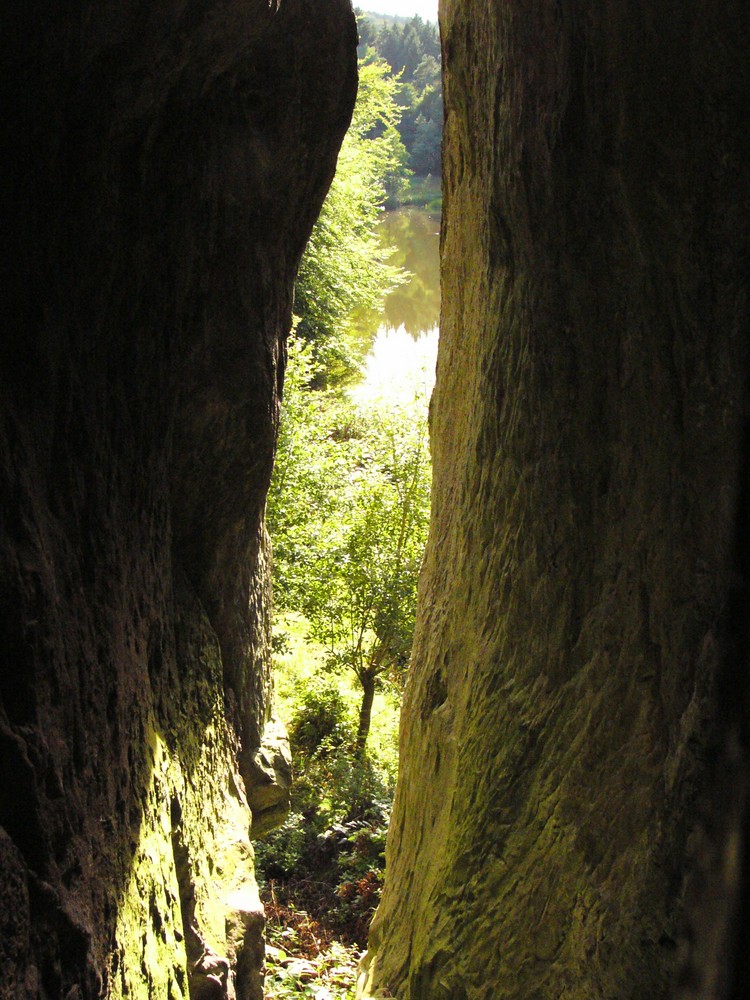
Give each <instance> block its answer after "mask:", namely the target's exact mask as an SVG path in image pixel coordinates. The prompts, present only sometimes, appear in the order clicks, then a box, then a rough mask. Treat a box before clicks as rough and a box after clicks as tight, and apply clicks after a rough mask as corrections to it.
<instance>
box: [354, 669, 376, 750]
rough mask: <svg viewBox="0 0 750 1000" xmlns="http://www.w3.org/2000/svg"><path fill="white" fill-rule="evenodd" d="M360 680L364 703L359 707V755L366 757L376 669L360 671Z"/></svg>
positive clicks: (357, 742)
mask: <svg viewBox="0 0 750 1000" xmlns="http://www.w3.org/2000/svg"><path fill="white" fill-rule="evenodd" d="M357 676H358V677H359V682H360V684H361V685H362V704H361V706H360V709H359V725H358V726H357V741H356V748H357V756H358V757H364V755H365V745H366V743H367V737H368V734H369V732H370V720H371V718H372V703H373V701H374V699H375V680H376V678H377V673H376V671H374V670H372V669H371V668H370V669H366V670H363V671H362V672H361V673H358V674H357Z"/></svg>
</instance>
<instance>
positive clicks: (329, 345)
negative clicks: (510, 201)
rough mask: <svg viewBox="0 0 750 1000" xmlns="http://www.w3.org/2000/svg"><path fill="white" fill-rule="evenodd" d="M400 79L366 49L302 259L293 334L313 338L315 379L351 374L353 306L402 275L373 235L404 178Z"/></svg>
mask: <svg viewBox="0 0 750 1000" xmlns="http://www.w3.org/2000/svg"><path fill="white" fill-rule="evenodd" d="M397 90H398V81H397V80H396V79H395V78H394V77H393V76H392V75H391V74H390V72H389V67H388V65H387V64H386V63H385V62H383V61H382V60H379V59H377V58H376V57H375V56H374V54H373V53H369V54H368V55H367V56H366V57H365V58H364V59H361V60H360V67H359V91H358V94H357V102H356V105H355V108H354V116H353V119H352V124H351V126H350V128H349V131H348V132H347V135H346V138H345V139H344V143H343V145H342V147H341V152H340V154H339V160H338V167H337V170H336V176H335V178H334V180H333V184H332V185H331V189H330V191H329V194H328V197H327V199H326V201H325V204H324V205H323V209H322V211H321V214H320V217H319V219H318V222H317V223H316V225H315V228H314V229H313V233H312V236H311V238H310V241H309V243H308V246H307V249H306V251H305V254H304V256H303V258H302V262H301V264H300V270H299V276H298V279H297V285H296V295H295V314H296V316H297V319H298V325H297V331H298V333H299V335H300V336H301V337H302V338H303V339H304V340H306V341H307V342H308V343H309V344H311V345H312V356H311V360H312V362H313V363H314V373H313V376H314V378H316V379H317V381H318V384H322V383H325V384H329V385H335V384H338V383H340V382H342V381H346V379H347V378H351V376H352V374H353V373H354V372H355V371H356V369H357V358H356V354H355V352H354V351H353V350H352V347H351V345H350V344H348V343H347V340H346V333H347V330H348V327H349V324H350V317H351V315H352V313H353V312H354V309H355V306H356V307H365V308H380V306H381V305H382V302H383V300H384V298H385V296H386V295H387V294H388V292H389V291H390V290H391V289H392V288H393V287H395V286H396V285H397V284H398V283H399V282H400V281H402V280H403V278H404V276H403V274H402V273H401V272H400V271H399V270H398V269H397V268H394V267H392V266H391V265H390V264H389V263H388V260H389V257H390V251H389V250H388V249H387V248H384V247H383V246H382V244H381V242H380V240H379V239H378V235H377V228H376V227H377V222H378V219H379V217H380V213H381V211H382V207H383V205H384V204H385V203H386V201H388V200H389V199H390V200H393V199H394V198H397V197H398V194H399V192H400V191H401V189H402V187H403V185H404V184H405V183H406V181H407V178H408V171H407V169H406V159H407V155H406V150H405V149H404V147H403V144H402V142H401V139H400V136H399V133H398V131H397V128H396V126H397V124H398V121H399V117H400V109H399V106H398V104H397V103H396V92H397Z"/></svg>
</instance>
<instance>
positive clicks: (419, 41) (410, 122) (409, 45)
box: [356, 10, 443, 177]
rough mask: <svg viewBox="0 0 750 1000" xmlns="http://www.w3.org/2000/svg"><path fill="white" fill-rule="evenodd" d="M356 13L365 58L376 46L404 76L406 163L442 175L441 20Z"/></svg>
mask: <svg viewBox="0 0 750 1000" xmlns="http://www.w3.org/2000/svg"><path fill="white" fill-rule="evenodd" d="M356 14H357V20H358V23H359V55H360V58H365V59H366V58H367V55H368V50H370V51H371V52H373V53H374V54H375V55H376V56H377V57H379V58H381V59H383V60H385V62H386V63H388V65H389V66H390V68H391V72H392V74H393V75H394V76H398V78H399V87H398V89H397V91H396V101H397V103H398V104H399V106H400V107H401V109H402V112H401V121H400V122H399V124H398V126H397V128H398V132H399V134H400V136H401V141H402V142H403V144H404V146H405V148H406V152H407V154H408V160H407V164H406V165H407V166H408V168H409V169H410V170H412V171H413V172H414V173H415V174H416V175H417V176H418V177H425V176H427V175H428V174H432V175H439V174H440V143H441V138H442V131H443V92H442V83H441V78H440V37H439V35H438V29H437V25H435V24H432V23H431V22H429V21H423V20H422V18H421V17H418V16H415V17H412V18H410V19H409V20H402V19H395V18H394V19H387V20H386V19H385V18H382V17H379V16H378V15H375V14H368V13H363V12H362V11H361V10H356Z"/></svg>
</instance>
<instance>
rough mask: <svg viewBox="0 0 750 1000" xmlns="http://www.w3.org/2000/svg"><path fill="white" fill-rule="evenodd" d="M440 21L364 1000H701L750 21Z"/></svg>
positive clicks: (715, 989) (531, 5)
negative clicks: (421, 417) (397, 759)
mask: <svg viewBox="0 0 750 1000" xmlns="http://www.w3.org/2000/svg"><path fill="white" fill-rule="evenodd" d="M441 21H442V38H443V51H444V60H445V61H444V74H445V77H444V78H445V108H446V134H445V149H444V164H445V177H444V194H445V201H444V218H443V234H442V281H443V286H442V294H443V314H442V321H441V343H440V353H439V359H438V373H437V388H436V391H435V396H434V399H433V403H432V446H433V455H434V478H435V486H434V506H433V517H432V528H431V535H430V540H429V544H428V550H427V556H426V564H425V567H424V571H423V577H422V581H421V593H420V608H419V616H418V617H419V620H418V625H417V634H416V640H415V649H414V656H413V663H412V667H411V672H410V676H409V680H408V683H407V689H406V695H405V700H404V706H403V717H402V729H401V754H402V758H401V760H402V770H401V776H400V779H399V786H398V791H397V796H396V803H395V808H394V812H393V819H392V825H391V831H390V837H389V845H388V872H387V876H386V886H385V892H384V897H383V900H382V903H381V906H380V908H379V910H378V913H377V915H376V918H375V922H374V924H373V926H372V930H371V935H370V948H369V953H368V956H367V958H366V960H365V962H364V964H363V972H362V980H361V984H360V989H361V992H360V995H364V996H368V997H374V996H396V997H398V998H400V1000H407V998H408V1000H440V998H450V1000H503V998H507V1000H542V998H550V1000H551V998H554V1000H584V998H585V1000H590V998H594V997H600V998H606V1000H656V998H662V997H666V996H667V995H669V992H670V988H671V984H672V983H675V982H677V980H678V978H679V977H680V976H682V977H683V980H684V987H685V989H686V990H687V989H689V990H690V993H689V995H690V996H702V997H709V996H710V997H718V996H720V995H721V996H724V995H726V994H725V993H721V992H720V985H719V984H718V980H716V979H713V980H711V976H712V975H713V972H712V971H711V970H712V969H714V966H715V965H716V963H714V960H713V959H712V958H711V957H710V956H705V955H704V956H703V958H701V959H700V962H701V963H702V969H697V970H696V969H694V970H693V972H692V973H690V975H692V976H693V978H692V980H690V982H688V979H687V978H686V976H687V974H686V973H684V972H680V971H679V970H680V968H683V967H684V965H685V961H686V956H685V952H686V949H687V946H686V944H685V942H686V941H687V940H688V938H689V936H690V933H689V931H688V920H687V918H685V917H684V906H683V902H684V897H685V896H686V895H690V894H691V893H692V892H693V889H692V888H691V878H690V873H691V872H694V871H695V870H696V869H697V868H699V867H700V865H702V864H703V860H702V859H701V857H700V855H701V850H702V849H701V832H700V831H701V829H704V830H705V829H706V828H707V826H708V825H710V824H708V823H707V820H706V817H707V816H710V814H711V809H713V808H714V807H717V808H718V806H716V803H715V802H714V801H713V799H712V794H713V791H714V790H715V789H719V787H720V785H721V782H717V781H715V778H716V774H717V772H716V771H710V772H709V774H710V781H709V784H708V785H707V783H706V774H707V764H710V763H712V762H713V764H714V765H715V764H716V762H717V761H721V760H724V761H725V762H726V758H722V757H721V754H722V752H723V750H722V747H723V744H724V734H723V733H722V732H720V730H721V728H722V726H721V724H720V722H719V721H717V714H716V713H717V705H719V708H721V705H720V703H719V702H718V701H717V699H716V697H715V687H716V684H717V677H719V676H721V665H722V663H724V662H725V660H726V657H727V656H729V655H730V653H731V648H732V647H731V645H728V644H727V639H728V638H729V639H731V638H732V636H729V637H728V636H727V621H726V615H725V612H726V608H727V598H728V595H729V593H730V589H731V586H732V581H731V570H732V566H733V555H732V541H733V534H734V526H735V513H736V511H735V494H736V489H735V487H736V483H737V477H738V466H739V458H738V449H739V441H740V436H741V435H740V429H741V423H742V411H743V390H744V381H745V378H746V372H747V348H748V337H747V334H748V297H747V292H748V270H747V267H748V229H749V227H748V221H749V211H748V206H749V204H750V202H749V195H750V186H749V184H748V166H747V164H748V154H749V153H750V149H749V148H748V130H747V122H746V119H745V114H746V108H747V107H748V98H749V97H750V86H749V76H748V73H749V67H750V31H749V24H748V8H747V5H746V4H745V3H741V2H739V0H728V2H726V3H722V4H716V3H713V2H707V0H706V2H703V0H688V2H680V3H676V2H671V0H670V2H661V3H652V4H643V3H640V2H636V0H618V2H616V3H596V4H589V3H586V4H584V3H578V2H574V0H561V2H557V0H556V2H552V0H530V2H527V0H509V2H505V3H495V4H487V3H484V2H480V0H445V2H444V3H443V4H442V10H441ZM743 523H745V524H746V520H745V521H744V522H743ZM745 600H746V592H745ZM743 607H744V611H745V625H746V622H747V613H746V612H747V604H745V605H744V606H743ZM730 624H731V623H730ZM738 676H742V675H741V674H740V673H738ZM742 683H744V682H742ZM742 683H740V686H739V687H738V688H737V690H736V691H735V692H733V694H734V695H735V697H736V699H737V700H738V701H739V702H740V703H741V704H742V699H743V698H744V697H746V693H747V692H746V689H743V687H742ZM745 704H746V703H745ZM736 756H737V755H736V754H735V759H736ZM738 775H739V777H740V778H741V770H740V769H738V771H737V773H736V774H735V777H737V776H738ZM741 791H742V788H741V781H738V783H737V785H736V786H735V787H734V789H733V792H734V793H737V794H738V795H739V794H740V793H741ZM712 832H713V834H715V833H716V830H715V829H714V830H713V831H711V830H709V836H711V835H712ZM737 845H738V841H736V840H735V841H734V842H733V847H734V855H733V857H734V859H735V860H736V859H737V858H738V855H737ZM718 851H719V853H718V855H717V857H716V858H714V862H715V872H714V876H715V881H714V882H713V883H711V877H713V876H710V873H709V884H708V889H709V895H713V897H714V899H713V903H712V905H713V906H714V907H715V909H716V910H717V911H722V910H723V911H724V915H725V916H728V917H729V925H731V906H732V902H731V899H728V900H725V899H723V898H722V892H723V891H724V889H723V886H724V882H723V881H722V879H721V877H720V875H721V872H720V869H721V867H722V864H723V861H722V856H721V850H720V845H719V848H718ZM728 857H729V858H730V860H731V857H732V855H729V856H728ZM717 872H718V874H716V873H717ZM730 881H731V880H730ZM697 905H698V909H699V911H700V912H702V913H703V914H704V917H705V919H706V920H709V919H710V913H708V911H707V910H706V908H705V906H704V909H703V910H702V911H701V910H700V907H701V906H702V905H703V904H701V903H700V902H698V904H697ZM691 919H692V918H691ZM700 919H703V918H700ZM720 939H721V934H719V935H718V937H717V942H716V946H717V948H718V949H719V950H718V951H717V952H716V954H719V952H720V949H721V947H722V946H723V945H725V944H728V951H729V953H731V950H732V942H731V938H729V939H725V940H724V941H723V942H722V941H721V940H720ZM743 949H746V942H745V944H744V945H743V944H742V943H740V945H739V948H738V950H740V951H741V950H743ZM714 957H715V956H714ZM688 962H689V959H688ZM717 962H718V965H716V967H720V966H721V963H722V962H724V963H725V965H726V962H727V955H726V953H724V954H723V955H720V957H719V958H718V959H717ZM704 973H705V976H706V977H707V979H706V982H705V983H701V981H700V977H701V976H703V975H704ZM708 980H711V982H709V981H708ZM737 995H738V996H739V995H742V996H745V995H747V994H746V993H742V994H737Z"/></svg>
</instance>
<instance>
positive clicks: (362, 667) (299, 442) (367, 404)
mask: <svg viewBox="0 0 750 1000" xmlns="http://www.w3.org/2000/svg"><path fill="white" fill-rule="evenodd" d="M310 354H311V351H310V349H309V348H308V347H304V346H302V347H300V346H298V345H295V344H293V345H292V347H291V348H290V366H289V382H288V383H287V388H286V396H285V398H286V406H287V409H286V410H285V412H284V413H283V414H282V427H281V436H280V444H279V452H278V458H277V468H276V472H275V474H274V481H273V483H272V488H271V493H270V495H269V503H268V511H267V516H268V524H269V528H270V531H271V537H272V539H273V542H274V587H275V600H276V604H277V606H278V607H279V608H280V609H281V610H289V611H301V612H302V613H303V614H304V615H305V617H306V618H307V620H308V622H309V635H310V637H311V638H313V639H315V640H317V641H318V642H320V643H321V644H322V645H323V646H324V647H325V649H326V650H327V662H328V665H329V667H331V668H333V669H336V668H342V667H347V668H350V669H351V670H352V671H353V672H354V673H355V675H356V676H357V678H358V679H359V681H360V683H361V685H362V687H363V692H364V696H365V698H367V697H371V696H372V692H373V691H374V686H375V681H376V679H377V678H380V677H387V678H389V679H390V680H391V681H394V682H398V680H399V679H400V676H401V674H402V673H403V670H404V668H405V666H406V664H407V662H408V658H409V653H410V649H411V640H412V634H413V629H414V608H415V603H416V589H417V579H418V575H419V568H420V564H421V558H422V552H423V550H424V544H425V540H426V532H427V525H428V519H429V500H430V460H429V449H428V442H427V421H426V399H425V398H424V395H422V396H420V395H419V394H415V396H414V397H413V398H412V399H410V400H406V401H401V402H394V401H391V403H390V405H389V407H388V408H387V409H386V408H385V407H384V406H383V405H382V404H381V405H378V403H377V401H372V400H370V401H367V400H364V399H361V398H360V399H358V400H357V399H355V398H353V396H352V395H350V394H349V395H347V394H342V393H332V392H321V391H311V390H310V389H308V388H305V385H304V381H305V378H306V376H307V374H308V373H309V370H310V365H311V362H310ZM295 363H297V364H298V365H299V369H298V370H297V371H296V372H295ZM365 714H366V705H365V704H364V701H363V706H362V711H361V713H360V723H359V731H358V739H357V741H358V744H359V747H360V749H362V748H363V747H364V743H365V740H366V738H367V730H368V728H369V718H365Z"/></svg>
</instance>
